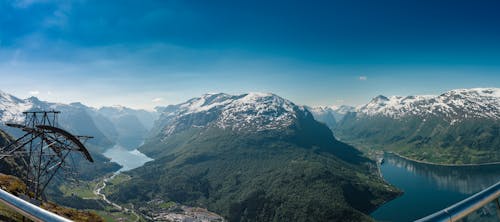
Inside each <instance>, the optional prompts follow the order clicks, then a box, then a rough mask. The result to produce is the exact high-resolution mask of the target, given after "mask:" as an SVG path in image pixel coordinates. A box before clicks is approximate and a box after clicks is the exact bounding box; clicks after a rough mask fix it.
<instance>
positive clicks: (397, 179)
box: [371, 154, 500, 222]
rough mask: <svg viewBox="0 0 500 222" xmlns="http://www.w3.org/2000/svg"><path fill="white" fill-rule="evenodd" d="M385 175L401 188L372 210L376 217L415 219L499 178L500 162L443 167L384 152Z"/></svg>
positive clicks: (385, 219) (454, 201)
mask: <svg viewBox="0 0 500 222" xmlns="http://www.w3.org/2000/svg"><path fill="white" fill-rule="evenodd" d="M381 171H382V174H383V177H384V179H385V180H386V181H387V182H389V183H391V184H393V185H394V186H396V187H398V188H399V189H401V190H403V191H404V194H403V195H402V196H400V197H398V198H397V199H395V200H393V201H390V202H389V203H386V204H385V205H383V206H382V207H380V208H379V209H377V210H376V211H375V212H373V213H372V214H371V216H372V217H374V218H375V219H376V220H378V221H398V222H399V221H414V220H416V219H419V218H422V217H425V216H427V215H429V214H432V213H434V212H436V211H438V210H441V209H443V208H445V207H447V206H449V205H452V204H454V203H456V202H458V201H460V200H462V199H465V198H467V197H468V196H470V195H471V194H474V193H476V192H478V191H480V190H482V189H484V188H487V187H488V186H491V185H493V184H495V183H496V182H498V181H499V180H500V165H496V166H481V167H444V166H434V165H428V164H420V163H415V162H411V161H407V160H404V159H402V158H399V157H397V156H394V155H390V154H387V155H386V156H385V163H384V164H382V166H381Z"/></svg>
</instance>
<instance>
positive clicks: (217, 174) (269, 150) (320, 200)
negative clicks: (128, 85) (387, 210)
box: [109, 93, 398, 221]
mask: <svg viewBox="0 0 500 222" xmlns="http://www.w3.org/2000/svg"><path fill="white" fill-rule="evenodd" d="M140 151H142V152H144V153H145V154H146V155H148V156H154V157H155V160H154V161H152V162H149V163H146V164H145V165H144V166H143V167H140V168H137V169H135V170H132V171H130V172H127V174H130V175H132V177H131V178H132V179H131V180H129V181H126V182H124V183H122V184H119V185H118V186H117V187H116V189H115V192H114V193H113V194H111V195H109V198H110V199H113V200H115V201H119V202H122V203H130V202H132V203H134V204H136V205H139V204H141V203H144V202H147V201H149V200H151V199H158V198H159V199H163V200H165V201H175V202H180V203H183V204H187V205H191V206H202V207H206V208H208V209H209V210H210V211H215V212H217V213H220V214H222V215H224V217H226V218H228V219H229V220H230V221H305V220H308V218H309V219H310V218H314V220H315V221H339V220H340V221H369V220H371V219H370V218H369V217H368V216H366V214H367V213H369V212H370V211H371V210H373V209H374V208H375V207H376V206H379V205H380V204H381V203H383V202H385V201H387V200H389V199H391V198H394V197H395V196H396V195H398V192H397V191H395V190H394V189H393V188H391V187H390V186H389V185H387V184H386V183H385V182H383V180H382V179H381V178H379V177H378V176H377V175H376V173H375V172H376V167H375V164H374V162H372V161H371V160H369V159H367V158H365V157H363V156H362V154H361V153H360V152H359V151H357V150H356V149H354V148H353V147H351V146H349V145H346V144H344V143H341V142H339V141H337V140H336V139H335V138H334V137H333V134H332V133H331V131H330V130H329V129H328V128H327V127H326V126H325V125H324V124H321V123H319V122H317V121H315V120H314V118H313V117H312V115H311V113H310V112H309V111H307V109H305V107H302V106H297V105H295V104H294V103H292V102H291V101H289V100H286V99H284V98H281V97H279V96H277V95H274V94H270V93H248V94H242V95H228V94H222V93H221V94H206V95H203V96H201V97H198V98H193V99H191V100H188V101H187V102H185V103H181V104H178V105H172V106H168V107H165V108H164V109H163V112H162V113H161V116H160V118H159V120H158V121H157V122H156V124H155V126H154V127H153V131H152V135H150V137H149V139H148V140H147V141H146V143H145V145H144V146H142V147H141V148H140Z"/></svg>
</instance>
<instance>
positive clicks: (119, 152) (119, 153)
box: [103, 145, 153, 172]
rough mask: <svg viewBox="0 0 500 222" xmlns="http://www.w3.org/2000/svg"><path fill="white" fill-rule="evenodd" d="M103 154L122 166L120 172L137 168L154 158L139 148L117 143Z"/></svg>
mask: <svg viewBox="0 0 500 222" xmlns="http://www.w3.org/2000/svg"><path fill="white" fill-rule="evenodd" d="M103 155H104V156H105V157H107V158H110V159H111V161H113V162H115V163H118V164H120V165H121V166H122V168H121V169H120V170H118V172H122V171H127V170H132V169H135V168H137V167H140V166H142V165H144V164H145V163H146V162H149V161H151V160H153V159H151V158H149V157H147V156H146V155H144V154H143V153H141V152H139V150H137V149H135V150H127V149H125V148H124V147H122V146H120V145H116V146H114V147H112V148H111V149H108V150H106V152H104V153H103Z"/></svg>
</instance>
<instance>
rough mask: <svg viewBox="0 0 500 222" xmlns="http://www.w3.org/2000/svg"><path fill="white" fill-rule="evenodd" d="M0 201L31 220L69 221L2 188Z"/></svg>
mask: <svg viewBox="0 0 500 222" xmlns="http://www.w3.org/2000/svg"><path fill="white" fill-rule="evenodd" d="M0 202H1V203H3V204H5V205H7V206H8V207H9V208H11V209H12V210H14V211H16V212H18V213H20V214H22V215H23V216H25V217H27V218H29V219H31V220H33V221H37V222H38V221H40V222H44V221H51V222H52V221H54V222H71V220H69V219H66V218H64V217H61V216H59V215H57V214H54V213H52V212H49V211H47V210H44V209H42V208H40V207H38V206H36V205H33V204H31V203H29V202H27V201H25V200H23V199H21V198H19V197H16V196H14V195H12V194H10V193H9V192H7V191H4V190H2V189H0Z"/></svg>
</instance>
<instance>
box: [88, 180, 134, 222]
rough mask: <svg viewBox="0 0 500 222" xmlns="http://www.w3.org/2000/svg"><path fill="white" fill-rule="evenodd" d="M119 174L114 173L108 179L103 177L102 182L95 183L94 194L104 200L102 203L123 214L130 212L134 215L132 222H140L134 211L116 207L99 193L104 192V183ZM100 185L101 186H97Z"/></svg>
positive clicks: (116, 205)
mask: <svg viewBox="0 0 500 222" xmlns="http://www.w3.org/2000/svg"><path fill="white" fill-rule="evenodd" d="M118 174H119V173H115V174H113V175H111V176H109V177H105V178H104V179H103V180H102V183H97V184H96V186H95V188H94V194H95V195H96V196H98V197H100V198H101V199H102V200H104V202H106V203H107V204H109V205H111V206H113V207H115V208H116V209H118V210H120V211H122V212H124V213H127V212H131V213H132V214H134V216H135V217H136V219H135V221H134V222H138V221H139V220H140V218H141V217H140V216H139V215H138V214H137V213H136V212H135V211H134V210H130V209H128V208H125V207H122V206H120V205H118V204H117V203H114V202H111V201H110V200H108V198H106V195H105V194H103V193H101V191H102V190H104V188H105V187H106V183H107V182H108V181H109V180H111V179H113V178H114V177H115V176H116V175H118ZM99 185H101V186H99Z"/></svg>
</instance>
